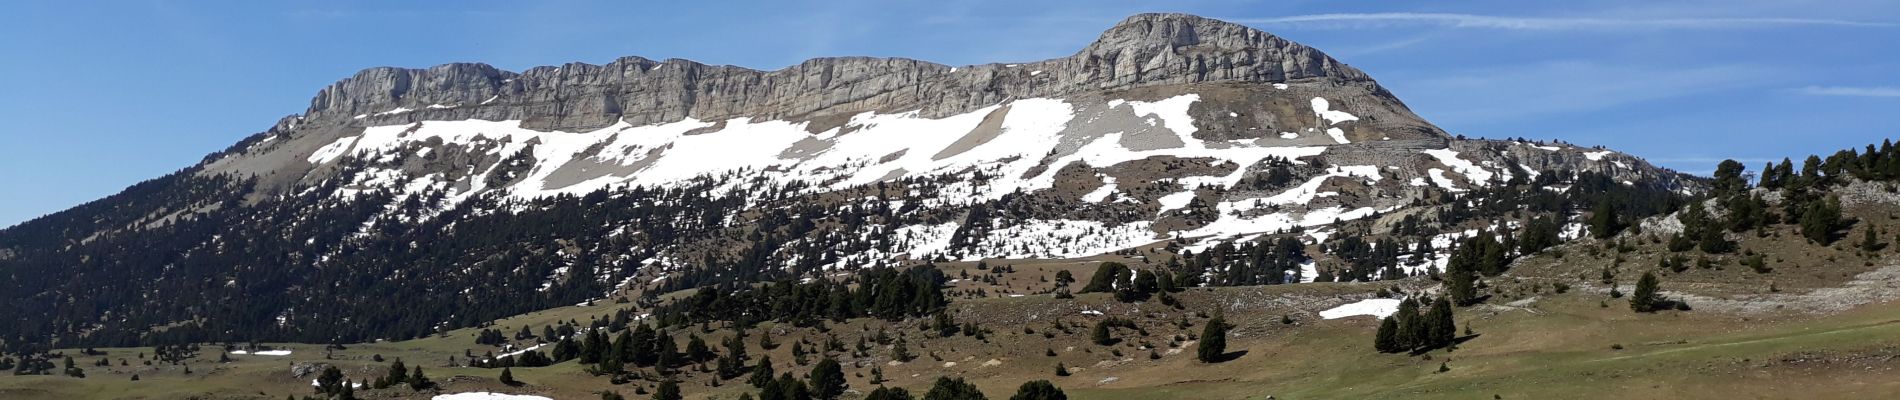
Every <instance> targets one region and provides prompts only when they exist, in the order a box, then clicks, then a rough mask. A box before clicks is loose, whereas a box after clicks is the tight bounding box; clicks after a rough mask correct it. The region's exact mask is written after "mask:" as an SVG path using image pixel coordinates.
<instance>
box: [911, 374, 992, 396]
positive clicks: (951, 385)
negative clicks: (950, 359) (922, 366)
mask: <svg viewBox="0 0 1900 400" xmlns="http://www.w3.org/2000/svg"><path fill="white" fill-rule="evenodd" d="M924 400H989V398H988V397H984V396H983V391H981V390H977V389H976V385H973V384H970V383H969V382H966V381H964V380H963V378H949V377H942V376H939V377H937V382H936V383H934V384H932V385H930V391H929V392H925V393H924Z"/></svg>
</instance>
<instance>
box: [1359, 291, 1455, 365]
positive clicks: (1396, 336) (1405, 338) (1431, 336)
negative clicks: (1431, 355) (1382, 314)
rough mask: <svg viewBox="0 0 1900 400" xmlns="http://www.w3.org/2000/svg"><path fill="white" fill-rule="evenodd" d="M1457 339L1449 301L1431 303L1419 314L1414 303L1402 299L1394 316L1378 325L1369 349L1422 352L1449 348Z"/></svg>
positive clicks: (1413, 300)
mask: <svg viewBox="0 0 1900 400" xmlns="http://www.w3.org/2000/svg"><path fill="white" fill-rule="evenodd" d="M1457 338H1458V330H1457V327H1456V326H1455V322H1454V321H1453V311H1452V306H1451V301H1450V300H1447V299H1445V298H1443V297H1441V298H1438V299H1436V300H1433V301H1432V304H1431V309H1430V310H1428V311H1425V312H1422V313H1421V312H1419V304H1418V301H1417V300H1415V299H1405V300H1404V301H1401V302H1399V309H1398V312H1395V313H1393V314H1392V316H1389V317H1386V318H1385V319H1384V320H1381V321H1379V330H1378V333H1376V335H1375V336H1374V337H1373V345H1372V347H1373V348H1374V349H1376V350H1378V351H1379V352H1382V353H1399V352H1406V351H1424V350H1431V349H1437V348H1441V347H1445V346H1450V345H1451V344H1452V343H1454V342H1455V341H1456V340H1457Z"/></svg>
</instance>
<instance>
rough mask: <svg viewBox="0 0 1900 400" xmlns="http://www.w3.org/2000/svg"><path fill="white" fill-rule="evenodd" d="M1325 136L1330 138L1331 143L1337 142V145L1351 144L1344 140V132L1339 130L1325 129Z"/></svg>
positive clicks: (1349, 141)
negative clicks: (1331, 139)
mask: <svg viewBox="0 0 1900 400" xmlns="http://www.w3.org/2000/svg"><path fill="white" fill-rule="evenodd" d="M1326 136H1331V137H1332V138H1333V141H1334V142H1339V144H1347V143H1352V141H1351V140H1346V131H1343V130H1340V129H1339V128H1326Z"/></svg>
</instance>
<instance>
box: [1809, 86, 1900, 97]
mask: <svg viewBox="0 0 1900 400" xmlns="http://www.w3.org/2000/svg"><path fill="white" fill-rule="evenodd" d="M1795 91H1796V92H1800V93H1801V94H1807V95H1815V96H1861V97H1900V87H1893V86H1808V87H1804V88H1800V89H1796V90H1795Z"/></svg>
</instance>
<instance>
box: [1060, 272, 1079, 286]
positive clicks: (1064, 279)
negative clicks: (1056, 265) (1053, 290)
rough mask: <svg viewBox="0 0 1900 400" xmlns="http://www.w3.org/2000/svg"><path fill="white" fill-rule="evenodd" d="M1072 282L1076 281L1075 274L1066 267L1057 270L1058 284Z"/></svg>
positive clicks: (1067, 284)
mask: <svg viewBox="0 0 1900 400" xmlns="http://www.w3.org/2000/svg"><path fill="white" fill-rule="evenodd" d="M1071 283H1075V274H1073V273H1069V270H1066V269H1065V270H1061V271H1056V286H1069V284H1071Z"/></svg>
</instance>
